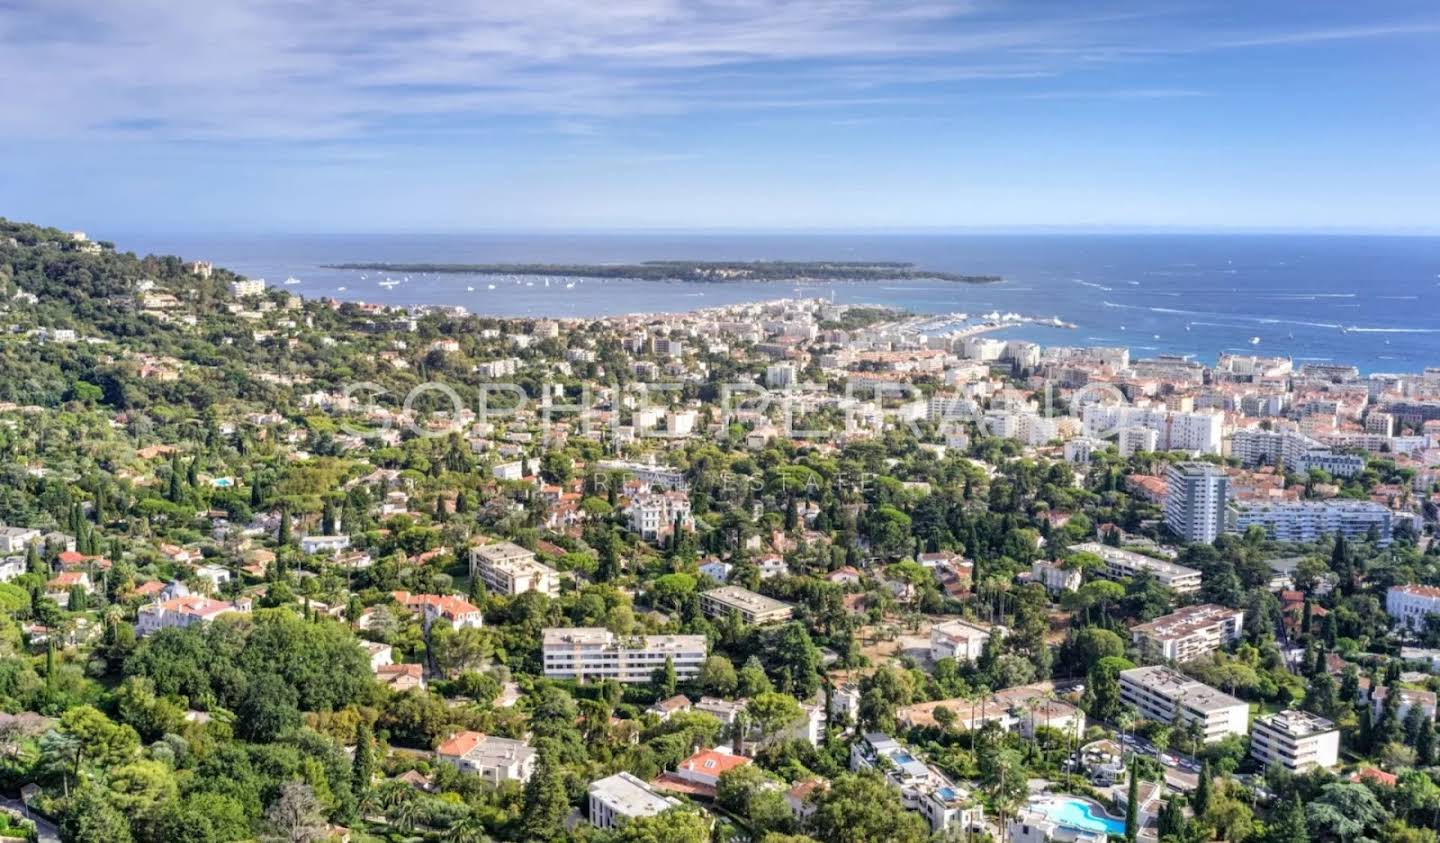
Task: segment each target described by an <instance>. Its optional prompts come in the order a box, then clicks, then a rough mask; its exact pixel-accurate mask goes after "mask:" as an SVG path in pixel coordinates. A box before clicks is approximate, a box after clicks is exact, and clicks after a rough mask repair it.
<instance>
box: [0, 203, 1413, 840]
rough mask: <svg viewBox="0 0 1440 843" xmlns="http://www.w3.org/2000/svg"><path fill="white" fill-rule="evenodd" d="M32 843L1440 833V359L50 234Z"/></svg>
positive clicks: (26, 334) (12, 252)
mask: <svg viewBox="0 0 1440 843" xmlns="http://www.w3.org/2000/svg"><path fill="white" fill-rule="evenodd" d="M0 298H3V301H4V305H3V311H0V322H3V325H4V332H3V335H0V364H3V366H4V370H5V371H6V372H7V373H9V374H8V376H7V377H5V378H3V379H0V402H3V403H0V472H3V478H4V480H3V483H0V523H3V525H4V526H3V527H0V556H3V562H0V580H3V584H0V602H3V605H4V610H5V611H4V613H3V617H4V620H3V629H4V635H3V639H4V646H3V652H0V709H3V711H4V713H3V714H0V744H3V748H4V752H3V754H0V791H3V792H4V795H5V799H4V801H3V802H0V806H3V808H4V811H3V812H0V822H3V826H0V835H9V836H13V837H20V838H24V839H32V840H33V839H39V840H57V839H63V840H67V841H95V842H96V843H99V841H157V843H158V842H159V841H216V843H219V842H220V841H243V840H252V839H257V838H260V839H267V840H268V839H278V840H289V841H321V840H341V841H346V840H348V841H357V843H358V842H359V841H379V840H384V841H401V840H445V841H479V840H498V841H558V840H594V841H604V843H610V841H615V843H622V841H623V842H624V843H630V841H634V843H640V841H665V843H703V841H717V843H719V842H720V841H757V843H804V841H821V842H822V843H829V842H830V841H837V843H862V841H877V843H878V841H924V840H966V841H977V842H978V841H986V840H988V841H991V843H1001V841H1004V842H1005V843H1044V841H1060V842H1061V843H1072V841H1074V842H1075V843H1104V841H1105V840H1106V839H1108V838H1114V839H1115V840H1122V839H1123V840H1125V841H1131V842H1132V843H1133V841H1137V840H1142V841H1154V843H1198V841H1207V840H1224V841H1229V843H1242V841H1247V840H1249V841H1257V843H1302V841H1306V840H1323V841H1334V843H1353V841H1360V840H1374V841H1379V843H1425V841H1433V840H1434V839H1435V830H1436V828H1437V820H1436V817H1437V812H1440V786H1437V783H1436V778H1435V776H1436V773H1437V771H1440V768H1437V766H1436V764H1437V755H1436V745H1435V742H1436V738H1435V724H1434V721H1435V716H1436V708H1437V704H1436V691H1437V689H1440V679H1437V677H1436V676H1435V675H1434V671H1435V669H1436V668H1437V667H1440V565H1437V561H1440V557H1437V554H1436V551H1435V549H1434V548H1433V545H1432V536H1433V531H1434V526H1435V521H1436V515H1437V501H1440V485H1437V484H1440V477H1437V467H1436V466H1437V465H1440V368H1437V369H1427V370H1425V371H1422V372H1414V373H1393V374H1388V373H1361V372H1360V371H1359V370H1357V369H1356V368H1354V367H1350V366H1346V365H1339V364H1334V363H1330V364H1317V363H1301V364H1297V363H1296V362H1295V361H1292V360H1291V359H1289V358H1286V357H1281V356H1261V355H1254V354H1236V353H1225V354H1221V355H1220V356H1219V357H1218V358H1217V359H1216V360H1215V362H1214V364H1213V365H1210V364H1207V363H1205V362H1202V361H1199V360H1196V359H1192V358H1188V357H1166V356H1158V357H1149V358H1144V357H1138V356H1133V355H1132V354H1131V352H1130V350H1128V349H1126V348H1119V347H1083V346H1071V347H1041V346H1039V345H1036V344H1034V343H1029V342H1022V341H1015V340H1007V339H1006V338H1005V337H1004V333H1005V328H1006V327H1007V326H1013V325H1014V324H1018V320H1020V319H1022V318H1023V317H1019V316H1011V317H1008V318H999V319H984V318H982V319H978V320H974V319H960V318H959V317H958V315H954V316H953V318H952V317H946V318H937V317H930V316H917V315H913V314H905V313H899V312H894V311H890V310H886V309H882V308H873V307H860V306H853V305H837V304H835V303H833V302H830V301H827V300H825V299H790V300H782V301H766V302H757V303H752V304H746V305H738V306H728V307H724V308H714V309H707V310H698V311H694V312H689V313H677V314H664V315H644V316H638V315H637V316H627V317H615V318H604V319H573V320H553V319H494V318H486V317H480V316H473V315H469V314H466V313H463V312H460V311H458V310H457V309H455V308H441V307H412V308H402V307H395V306H380V305H367V304H364V303H360V302H348V301H338V300H331V299H321V300H308V299H303V298H301V297H299V296H296V295H294V294H292V293H290V292H287V291H286V290H285V289H284V287H283V286H274V285H270V284H267V283H266V282H264V281H261V280H259V279H248V278H244V277H241V276H238V275H235V274H233V273H231V272H229V271H228V270H226V269H225V268H223V267H220V266H214V265H212V264H211V263H208V262H207V261H206V260H205V258H204V256H185V257H184V258H181V257H144V258H140V257H136V256H135V255H133V254H128V253H124V252H120V251H117V250H116V247H115V246H114V245H113V244H111V243H108V242H105V241H99V240H92V239H90V238H88V237H87V236H85V235H84V234H82V233H79V232H66V231H60V230H57V229H52V228H42V227H38V226H34V225H28V224H22V223H12V222H3V221H0Z"/></svg>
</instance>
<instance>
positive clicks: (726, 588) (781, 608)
mask: <svg viewBox="0 0 1440 843" xmlns="http://www.w3.org/2000/svg"><path fill="white" fill-rule="evenodd" d="M700 610H701V611H703V612H704V613H705V614H706V615H709V616H710V617H712V618H724V617H728V616H729V615H730V613H731V612H739V613H740V620H742V621H744V622H745V623H749V624H767V623H779V622H780V621H784V620H789V619H790V615H791V613H792V612H794V607H792V606H791V605H790V604H789V603H784V602H781V601H779V600H776V599H775V598H773V597H766V596H765V595H763V594H756V593H755V592H753V591H751V590H749V589H747V588H741V587H740V586H738V585H722V586H720V587H719V588H712V589H710V590H709V591H706V592H703V593H701V595H700Z"/></svg>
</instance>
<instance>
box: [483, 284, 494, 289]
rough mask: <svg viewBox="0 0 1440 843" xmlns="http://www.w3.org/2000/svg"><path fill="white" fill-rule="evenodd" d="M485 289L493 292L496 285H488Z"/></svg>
mask: <svg viewBox="0 0 1440 843" xmlns="http://www.w3.org/2000/svg"><path fill="white" fill-rule="evenodd" d="M485 289H487V290H493V289H495V285H494V284H486V285H485Z"/></svg>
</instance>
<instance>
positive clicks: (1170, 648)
mask: <svg viewBox="0 0 1440 843" xmlns="http://www.w3.org/2000/svg"><path fill="white" fill-rule="evenodd" d="M1244 625H1245V613H1244V612H1242V611H1240V610H1239V609H1227V608H1226V607H1224V606H1219V605H1216V604H1214V603H1203V604H1201V605H1199V606H1186V607H1185V608H1183V609H1180V610H1179V611H1176V612H1171V613H1170V614H1168V615H1163V616H1161V617H1158V618H1156V619H1155V620H1153V621H1150V622H1149V623H1142V624H1140V625H1139V626H1136V627H1134V628H1133V629H1131V630H1130V636H1131V638H1132V640H1133V641H1134V642H1135V645H1136V646H1137V647H1139V648H1140V651H1141V652H1142V653H1143V654H1144V655H1145V656H1146V657H1147V658H1151V659H1161V660H1165V661H1174V662H1187V661H1190V660H1191V659H1197V658H1200V657H1201V656H1207V655H1209V654H1211V653H1213V652H1215V651H1216V650H1219V649H1220V648H1222V647H1226V646H1229V645H1230V644H1233V643H1235V642H1236V641H1239V640H1240V633H1241V631H1242V629H1243V627H1244Z"/></svg>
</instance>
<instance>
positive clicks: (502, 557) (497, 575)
mask: <svg viewBox="0 0 1440 843" xmlns="http://www.w3.org/2000/svg"><path fill="white" fill-rule="evenodd" d="M470 576H471V577H479V578H480V580H481V581H483V582H484V583H485V587H486V588H488V589H490V590H491V591H494V592H496V593H498V594H506V595H515V594H524V593H525V592H527V591H538V592H540V593H541V594H545V595H548V596H550V597H554V596H556V595H558V594H559V593H560V575H559V573H557V572H556V571H555V569H553V568H551V567H550V566H548V565H544V564H542V563H540V562H537V561H535V554H534V553H531V552H530V551H529V550H526V549H525V548H523V547H521V546H520V545H518V544H515V543H513V542H503V541H502V542H491V543H490V544H484V545H480V546H479V547H472V548H470Z"/></svg>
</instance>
